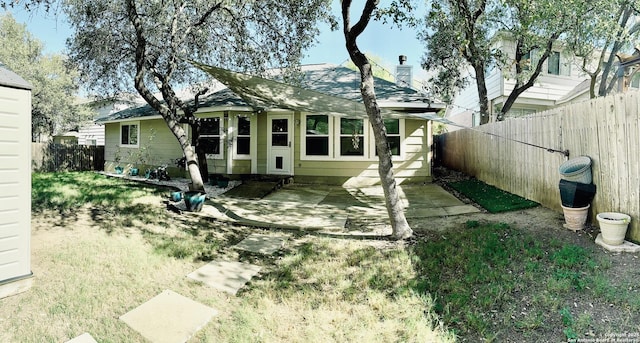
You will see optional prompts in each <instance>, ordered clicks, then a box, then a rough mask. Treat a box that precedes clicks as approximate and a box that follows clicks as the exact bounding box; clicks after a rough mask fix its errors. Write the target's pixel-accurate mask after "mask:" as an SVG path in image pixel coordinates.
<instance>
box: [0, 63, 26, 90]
mask: <svg viewBox="0 0 640 343" xmlns="http://www.w3.org/2000/svg"><path fill="white" fill-rule="evenodd" d="M0 86H5V87H10V88H18V89H26V90H31V84H29V82H27V81H26V80H25V79H23V78H22V77H20V76H19V75H18V74H16V73H14V72H12V71H11V70H9V69H6V68H5V67H4V66H3V65H1V64H0Z"/></svg>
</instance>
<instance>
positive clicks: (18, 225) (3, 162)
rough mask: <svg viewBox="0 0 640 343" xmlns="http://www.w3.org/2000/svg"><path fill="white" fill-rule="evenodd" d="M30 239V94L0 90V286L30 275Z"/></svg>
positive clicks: (5, 89) (9, 89) (19, 90)
mask: <svg viewBox="0 0 640 343" xmlns="http://www.w3.org/2000/svg"><path fill="white" fill-rule="evenodd" d="M30 237H31V92H30V91H28V90H22V89H15V88H7V87H0V286H2V284H6V283H8V282H11V281H12V280H17V279H20V278H24V277H26V276H30V275H31V256H30V255H31V246H30ZM3 295H6V294H3V292H2V289H1V287H0V297H2V296H3Z"/></svg>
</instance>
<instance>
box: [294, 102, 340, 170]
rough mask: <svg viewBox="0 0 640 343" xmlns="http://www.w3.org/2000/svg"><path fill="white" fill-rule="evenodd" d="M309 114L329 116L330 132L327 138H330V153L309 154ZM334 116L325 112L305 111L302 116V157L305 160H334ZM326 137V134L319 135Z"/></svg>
mask: <svg viewBox="0 0 640 343" xmlns="http://www.w3.org/2000/svg"><path fill="white" fill-rule="evenodd" d="M307 116H327V120H328V124H329V133H328V134H327V139H328V140H329V154H328V155H324V156H320V155H307ZM334 118H335V116H332V115H329V114H323V113H303V114H302V115H301V116H300V137H301V138H300V159H301V160H305V161H330V160H333V159H334V158H333V156H334V155H333V152H334V148H333V146H334V141H335V140H334V136H335V135H334V134H333V133H334V132H335V131H334V123H333V121H334ZM319 137H324V136H319Z"/></svg>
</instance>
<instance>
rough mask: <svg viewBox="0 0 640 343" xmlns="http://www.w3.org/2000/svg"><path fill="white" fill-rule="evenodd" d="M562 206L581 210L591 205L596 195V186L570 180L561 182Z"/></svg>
mask: <svg viewBox="0 0 640 343" xmlns="http://www.w3.org/2000/svg"><path fill="white" fill-rule="evenodd" d="M559 187H560V199H561V200H562V206H564V207H572V208H580V207H585V206H587V205H589V204H590V203H591V201H592V200H593V197H594V196H595V194H596V185H593V184H587V183H580V182H575V181H569V180H560V185H559Z"/></svg>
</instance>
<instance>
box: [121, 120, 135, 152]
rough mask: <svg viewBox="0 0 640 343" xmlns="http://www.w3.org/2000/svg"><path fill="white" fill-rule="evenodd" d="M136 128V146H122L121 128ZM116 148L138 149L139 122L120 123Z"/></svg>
mask: <svg viewBox="0 0 640 343" xmlns="http://www.w3.org/2000/svg"><path fill="white" fill-rule="evenodd" d="M133 125H135V126H136V130H137V132H136V138H137V139H136V144H122V127H123V126H133ZM118 133H119V134H118V147H120V148H139V147H140V122H139V121H129V122H121V123H120V129H119V130H118Z"/></svg>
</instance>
